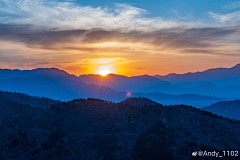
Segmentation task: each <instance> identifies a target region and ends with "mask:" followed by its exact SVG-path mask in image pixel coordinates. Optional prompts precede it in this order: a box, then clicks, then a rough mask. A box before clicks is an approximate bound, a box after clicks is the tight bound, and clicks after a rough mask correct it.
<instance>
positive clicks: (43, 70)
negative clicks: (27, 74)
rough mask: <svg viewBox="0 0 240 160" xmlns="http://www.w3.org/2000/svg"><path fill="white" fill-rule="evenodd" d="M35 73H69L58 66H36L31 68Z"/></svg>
mask: <svg viewBox="0 0 240 160" xmlns="http://www.w3.org/2000/svg"><path fill="white" fill-rule="evenodd" d="M32 71H33V72H35V73H38V74H43V75H48V74H50V75H69V73H67V72H66V71H64V70H60V69H58V68H37V69H34V70H32Z"/></svg>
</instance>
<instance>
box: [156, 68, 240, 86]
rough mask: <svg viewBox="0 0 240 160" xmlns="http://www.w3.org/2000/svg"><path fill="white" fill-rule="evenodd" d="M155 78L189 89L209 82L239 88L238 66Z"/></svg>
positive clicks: (239, 70) (239, 69) (239, 72)
mask: <svg viewBox="0 0 240 160" xmlns="http://www.w3.org/2000/svg"><path fill="white" fill-rule="evenodd" d="M155 77H157V78H159V79H161V80H164V81H168V82H170V83H172V84H173V85H176V86H179V87H185V88H191V87H195V86H198V85H203V84H205V83H208V82H211V83H213V84H214V85H217V86H219V87H224V86H229V85H238V86H240V64H237V65H235V66H234V67H232V68H214V69H208V70H206V71H203V72H195V73H185V74H175V73H172V74H168V75H166V76H161V75H155Z"/></svg>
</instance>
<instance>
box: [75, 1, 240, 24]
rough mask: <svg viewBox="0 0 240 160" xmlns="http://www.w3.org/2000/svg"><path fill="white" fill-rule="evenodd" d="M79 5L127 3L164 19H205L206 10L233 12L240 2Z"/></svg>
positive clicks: (239, 6)
mask: <svg viewBox="0 0 240 160" xmlns="http://www.w3.org/2000/svg"><path fill="white" fill-rule="evenodd" d="M75 2H76V3H78V4H80V5H91V6H93V7H98V6H106V7H113V6H114V4H115V3H128V4H130V5H132V6H135V7H139V8H142V9H146V10H147V11H148V12H149V15H148V16H151V17H156V16H158V17H159V16H160V17H163V18H166V19H169V18H170V19H172V18H177V17H178V16H181V17H184V18H191V19H187V20H193V19H198V18H203V19H206V16H207V14H208V12H215V13H220V14H227V13H230V12H235V11H237V10H238V9H239V8H240V2H239V1H234V0H151V1H149V0H116V1H113V0H102V1H99V0H88V1H85V0H77V1H75Z"/></svg>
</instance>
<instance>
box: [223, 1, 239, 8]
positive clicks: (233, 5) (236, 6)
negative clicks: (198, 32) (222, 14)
mask: <svg viewBox="0 0 240 160" xmlns="http://www.w3.org/2000/svg"><path fill="white" fill-rule="evenodd" d="M224 8H227V9H238V8H240V1H236V2H232V3H230V4H227V5H225V7H224Z"/></svg>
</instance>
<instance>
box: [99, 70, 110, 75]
mask: <svg viewBox="0 0 240 160" xmlns="http://www.w3.org/2000/svg"><path fill="white" fill-rule="evenodd" d="M109 73H110V71H109V70H108V69H103V70H101V71H100V72H99V74H100V75H102V76H106V75H108V74H109Z"/></svg>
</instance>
